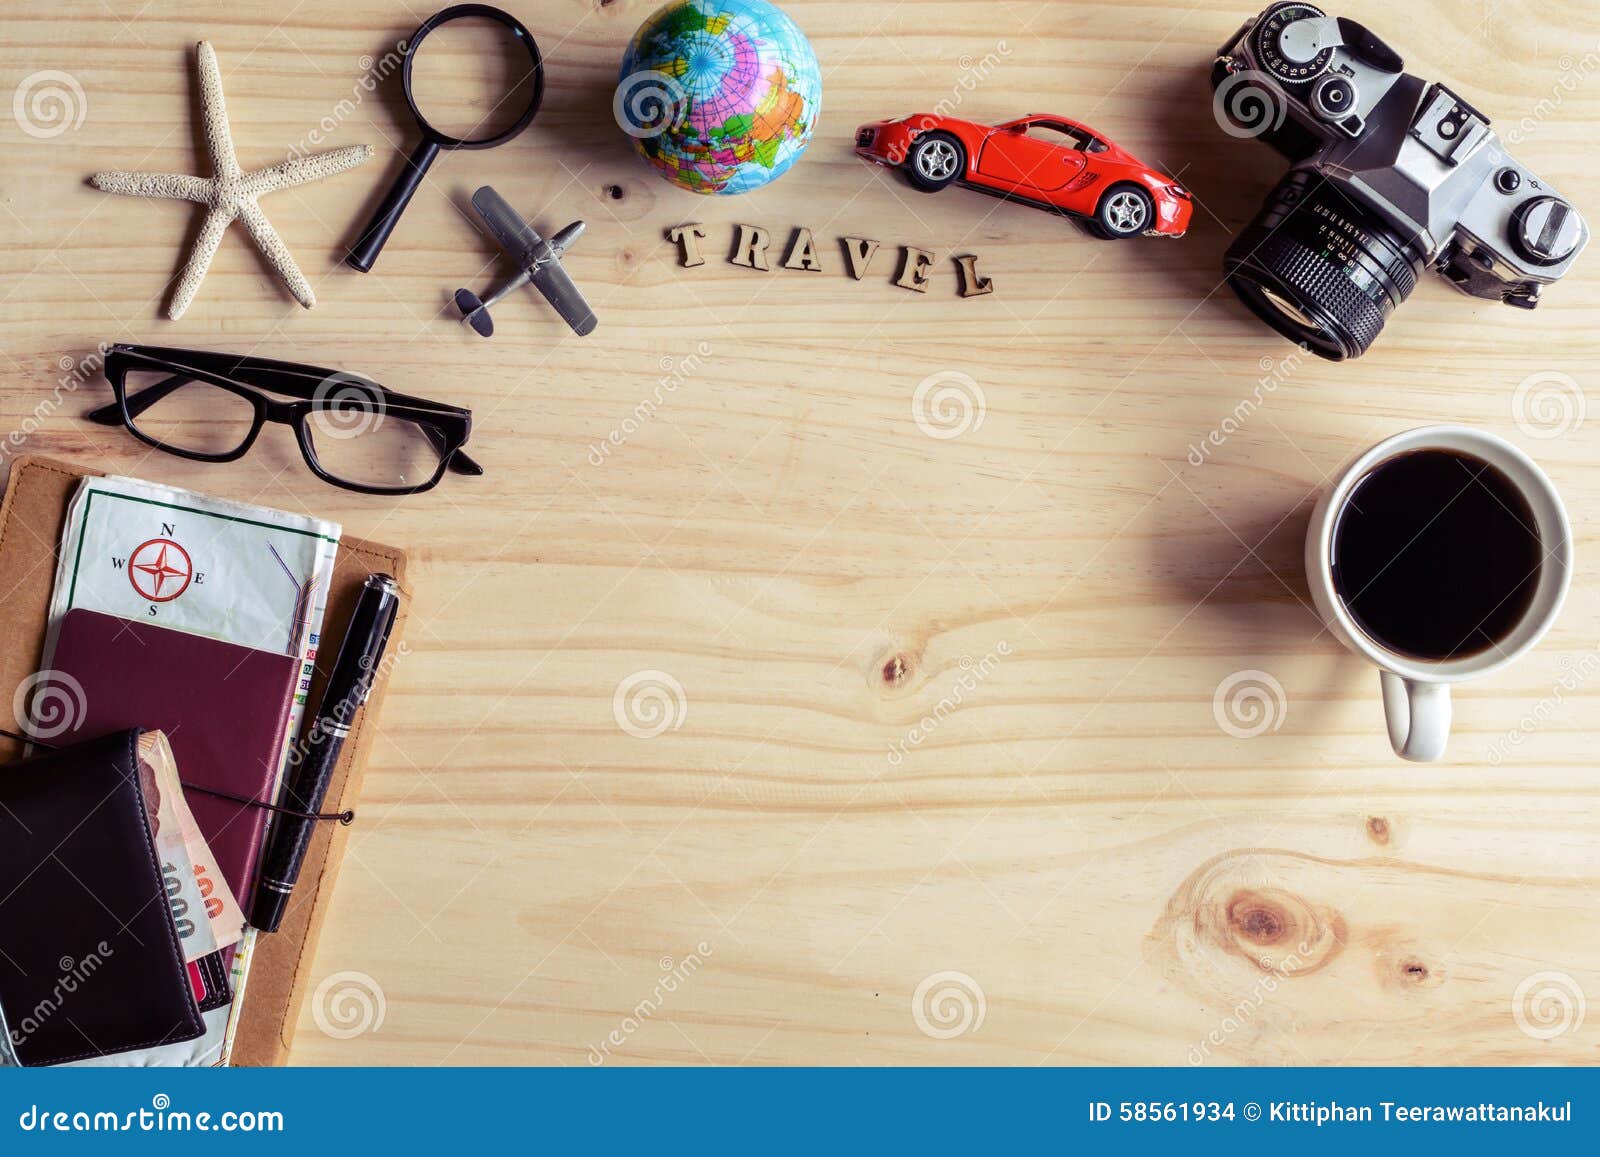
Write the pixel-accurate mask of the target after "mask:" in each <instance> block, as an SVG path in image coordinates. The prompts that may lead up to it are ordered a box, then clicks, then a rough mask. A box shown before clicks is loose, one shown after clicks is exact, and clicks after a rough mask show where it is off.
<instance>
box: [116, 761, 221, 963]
mask: <svg viewBox="0 0 1600 1157" xmlns="http://www.w3.org/2000/svg"><path fill="white" fill-rule="evenodd" d="M139 777H140V780H141V783H142V785H143V787H144V789H145V801H146V807H147V808H149V809H150V811H151V812H152V813H153V814H152V817H151V826H152V828H153V829H154V832H155V837H156V855H157V857H158V858H159V859H160V861H161V876H162V881H163V883H164V884H165V885H166V890H167V903H168V905H169V906H170V907H171V909H172V923H173V927H174V928H176V929H177V932H178V942H179V944H180V945H181V946H182V948H183V958H184V960H185V961H189V960H197V959H199V958H200V957H202V956H205V955H207V954H208V953H211V952H215V951H216V950H217V949H218V948H226V947H227V946H228V945H230V944H236V943H238V941H239V938H240V937H241V936H243V935H244V913H243V912H242V911H241V910H240V908H239V902H238V900H236V899H235V898H234V895H233V891H232V889H230V888H229V887H228V882H227V881H226V880H224V879H223V878H222V875H221V873H220V872H217V871H216V870H215V869H214V868H213V867H212V866H211V865H212V862H213V861H212V858H211V849H210V847H209V846H207V844H206V841H205V837H204V836H202V835H201V834H200V827H199V825H198V824H196V823H195V820H194V815H193V814H192V813H191V812H190V811H189V805H188V803H187V801H185V799H184V797H183V785H182V782H181V781H180V780H179V778H178V765H177V761H176V760H175V759H173V756H172V746H171V745H170V744H169V743H168V742H167V737H166V735H165V734H164V733H162V732H160V731H146V732H145V733H144V734H143V735H141V736H140V737H139Z"/></svg>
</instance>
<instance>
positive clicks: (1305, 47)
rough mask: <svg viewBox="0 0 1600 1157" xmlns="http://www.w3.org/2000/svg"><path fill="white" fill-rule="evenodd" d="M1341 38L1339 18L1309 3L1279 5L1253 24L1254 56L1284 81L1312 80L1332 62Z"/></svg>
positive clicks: (1271, 74) (1298, 82) (1286, 82)
mask: <svg viewBox="0 0 1600 1157" xmlns="http://www.w3.org/2000/svg"><path fill="white" fill-rule="evenodd" d="M1341 43H1342V37H1341V35H1340V33H1339V27H1338V21H1335V20H1329V19H1328V18H1327V17H1326V16H1325V15H1324V14H1323V12H1322V10H1321V9H1320V8H1313V7H1312V6H1311V5H1309V4H1280V5H1278V6H1277V7H1276V8H1272V9H1270V10H1269V11H1268V12H1266V13H1265V14H1264V15H1263V16H1262V17H1261V22H1260V23H1259V24H1258V25H1257V26H1256V32H1255V50H1256V53H1255V54H1256V59H1257V60H1259V61H1260V62H1261V67H1262V68H1263V69H1265V70H1266V72H1267V73H1268V75H1270V76H1272V77H1273V78H1274V79H1276V80H1281V81H1283V82H1284V83H1285V84H1304V83H1305V82H1307V81H1311V80H1315V79H1316V78H1317V77H1319V76H1321V75H1322V74H1323V73H1324V72H1326V71H1328V66H1329V65H1331V64H1332V63H1333V56H1334V53H1335V51H1336V50H1337V49H1338V47H1339V45H1340V44H1341Z"/></svg>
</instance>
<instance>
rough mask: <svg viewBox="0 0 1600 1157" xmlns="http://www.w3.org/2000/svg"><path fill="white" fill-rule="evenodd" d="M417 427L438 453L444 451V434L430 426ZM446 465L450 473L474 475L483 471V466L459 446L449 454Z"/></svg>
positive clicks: (445, 443)
mask: <svg viewBox="0 0 1600 1157" xmlns="http://www.w3.org/2000/svg"><path fill="white" fill-rule="evenodd" d="M419 428H420V429H421V430H422V432H423V434H425V435H426V436H427V439H428V441H430V442H432V443H433V448H434V449H435V450H437V451H438V452H439V453H441V454H443V453H444V452H445V447H446V445H447V444H448V443H447V442H446V441H445V436H444V435H443V434H441V433H439V431H438V430H436V429H434V428H433V427H432V426H422V427H419ZM446 466H447V467H448V469H449V470H450V473H452V474H471V475H473V476H475V477H476V476H477V475H481V474H482V473H483V467H482V466H480V465H478V463H477V462H476V461H475V460H473V459H472V458H469V457H468V456H467V452H466V451H465V450H462V449H459V448H458V449H457V450H456V452H455V453H454V454H452V455H450V461H449V462H448V463H446Z"/></svg>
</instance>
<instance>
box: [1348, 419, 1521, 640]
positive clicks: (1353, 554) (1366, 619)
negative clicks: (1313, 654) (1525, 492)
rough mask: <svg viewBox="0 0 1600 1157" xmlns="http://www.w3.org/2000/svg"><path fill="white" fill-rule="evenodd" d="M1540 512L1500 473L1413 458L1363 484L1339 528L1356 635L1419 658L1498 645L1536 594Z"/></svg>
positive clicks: (1471, 460) (1386, 466)
mask: <svg viewBox="0 0 1600 1157" xmlns="http://www.w3.org/2000/svg"><path fill="white" fill-rule="evenodd" d="M1543 558H1544V550H1543V548H1542V546H1541V545H1540V542H1539V533H1538V523H1537V522H1536V521H1535V520H1534V516H1533V511H1532V510H1531V509H1530V508H1529V506H1528V502H1527V500H1526V499H1525V498H1523V496H1522V492H1521V491H1520V490H1518V489H1517V487H1516V486H1515V485H1513V484H1512V481H1511V479H1509V478H1507V477H1506V476H1505V474H1503V473H1502V472H1501V471H1500V470H1499V469H1497V468H1496V467H1494V466H1491V465H1490V464H1489V463H1487V462H1485V461H1483V460H1482V459H1481V458H1475V457H1473V456H1471V455H1467V454H1457V453H1455V452H1453V451H1447V450H1417V451H1414V452H1412V453H1410V454H1402V455H1400V456H1399V457H1397V458H1392V459H1390V460H1389V461H1387V462H1384V463H1383V464H1381V465H1380V466H1378V467H1377V468H1376V469H1374V470H1372V471H1371V472H1370V473H1368V474H1367V476H1366V477H1364V478H1362V479H1361V481H1360V482H1358V483H1356V486H1355V489H1354V490H1353V491H1352V492H1351V494H1350V497H1349V499H1348V500H1347V501H1346V503H1345V506H1344V510H1343V511H1342V512H1341V513H1340V515H1339V519H1338V522H1337V523H1336V524H1335V525H1334V528H1333V584H1334V589H1335V590H1336V591H1337V592H1338V593H1339V597H1340V598H1341V599H1343V600H1344V604H1345V606H1346V607H1347V608H1348V609H1349V611H1350V613H1351V615H1352V616H1353V617H1354V618H1355V620H1356V622H1357V623H1359V624H1360V626H1361V629H1362V630H1364V631H1366V633H1367V634H1368V635H1370V636H1372V638H1373V639H1375V640H1376V641H1377V642H1378V643H1380V644H1381V645H1383V646H1385V647H1388V648H1389V649H1390V650H1392V651H1398V652H1401V653H1402V654H1405V655H1409V656H1412V657H1413V658H1419V659H1431V660H1439V659H1448V658H1462V657H1465V656H1469V655H1474V654H1477V653H1479V652H1481V651H1485V650H1488V649H1489V648H1490V647H1491V646H1493V645H1495V644H1496V643H1499V642H1501V641H1503V640H1504V639H1505V638H1506V637H1507V636H1508V635H1510V634H1511V632H1512V631H1513V630H1514V629H1515V628H1516V626H1517V624H1518V623H1519V622H1521V621H1522V616H1523V615H1524V614H1526V613H1527V610H1528V606H1529V604H1530V603H1531V602H1532V601H1533V595H1534V591H1535V590H1536V589H1537V587H1538V582H1539V569H1540V566H1541V563H1542V561H1543Z"/></svg>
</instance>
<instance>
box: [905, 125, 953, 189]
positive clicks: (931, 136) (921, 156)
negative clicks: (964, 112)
mask: <svg viewBox="0 0 1600 1157" xmlns="http://www.w3.org/2000/svg"><path fill="white" fill-rule="evenodd" d="M966 168H967V150H966V149H964V148H962V147H961V142H960V141H958V140H957V139H956V138H955V137H953V136H951V135H950V134H949V133H923V134H922V135H921V136H920V137H918V138H917V139H916V140H915V141H914V142H912V145H911V147H910V148H909V149H907V150H906V176H907V177H909V178H910V180H911V183H912V184H913V185H915V186H916V187H917V188H919V189H921V190H922V191H923V192H924V193H937V192H938V191H939V190H940V189H942V188H944V187H945V186H946V185H948V184H950V182H952V181H954V180H956V179H957V178H958V177H960V176H961V174H962V173H964V172H966Z"/></svg>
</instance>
